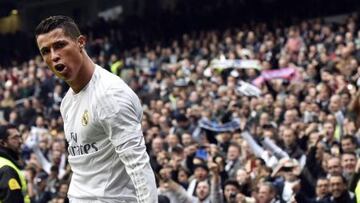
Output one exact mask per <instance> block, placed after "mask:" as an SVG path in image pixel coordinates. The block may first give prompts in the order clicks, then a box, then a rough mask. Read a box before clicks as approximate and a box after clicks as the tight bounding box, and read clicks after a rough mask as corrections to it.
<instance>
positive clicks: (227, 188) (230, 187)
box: [224, 185, 239, 202]
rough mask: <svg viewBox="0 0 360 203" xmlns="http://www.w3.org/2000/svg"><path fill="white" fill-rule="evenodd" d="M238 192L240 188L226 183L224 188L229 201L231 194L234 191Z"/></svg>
mask: <svg viewBox="0 0 360 203" xmlns="http://www.w3.org/2000/svg"><path fill="white" fill-rule="evenodd" d="M238 192H239V191H238V189H237V188H236V187H235V186H234V185H226V186H225V188H224V195H225V198H226V200H227V201H228V202H229V201H230V195H231V194H233V193H235V194H237V193H238Z"/></svg>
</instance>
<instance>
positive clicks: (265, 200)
mask: <svg viewBox="0 0 360 203" xmlns="http://www.w3.org/2000/svg"><path fill="white" fill-rule="evenodd" d="M274 197H275V192H274V191H272V189H271V187H270V186H268V185H266V184H260V186H259V191H258V194H257V200H258V201H257V202H258V203H270V202H271V200H272V199H273V198H274Z"/></svg>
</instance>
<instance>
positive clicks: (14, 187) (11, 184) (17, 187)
mask: <svg viewBox="0 0 360 203" xmlns="http://www.w3.org/2000/svg"><path fill="white" fill-rule="evenodd" d="M8 184H9V189H10V190H20V189H21V188H20V184H19V183H18V182H17V180H16V179H15V178H11V179H10V180H9V182H8Z"/></svg>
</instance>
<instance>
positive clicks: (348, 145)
mask: <svg viewBox="0 0 360 203" xmlns="http://www.w3.org/2000/svg"><path fill="white" fill-rule="evenodd" d="M341 148H342V149H343V150H344V152H354V151H355V145H354V144H353V143H352V141H351V139H344V140H341Z"/></svg>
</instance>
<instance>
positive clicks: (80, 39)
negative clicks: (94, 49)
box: [77, 35, 86, 50]
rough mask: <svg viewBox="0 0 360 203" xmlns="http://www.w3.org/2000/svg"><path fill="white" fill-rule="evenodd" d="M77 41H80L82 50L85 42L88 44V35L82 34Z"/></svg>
mask: <svg viewBox="0 0 360 203" xmlns="http://www.w3.org/2000/svg"><path fill="white" fill-rule="evenodd" d="M77 42H78V45H79V48H80V50H82V49H83V48H84V47H85V44H86V37H85V36H84V35H80V36H79V37H78V40H77Z"/></svg>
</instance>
